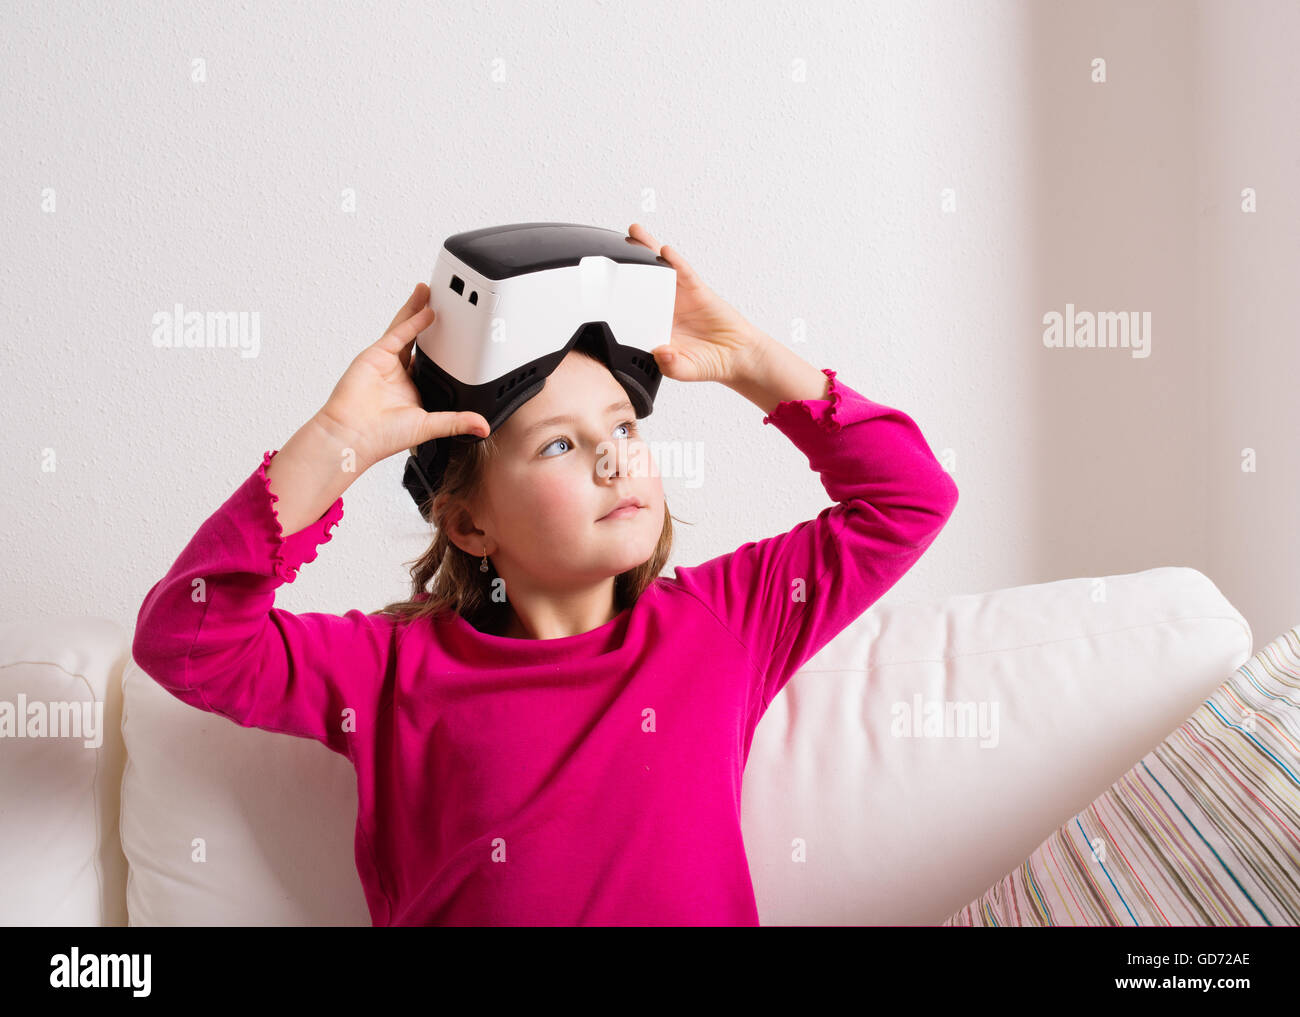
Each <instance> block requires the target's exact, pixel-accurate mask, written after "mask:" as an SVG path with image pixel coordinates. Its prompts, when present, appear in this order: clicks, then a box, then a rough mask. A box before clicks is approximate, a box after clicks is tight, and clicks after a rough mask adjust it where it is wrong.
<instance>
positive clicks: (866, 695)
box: [742, 568, 1251, 925]
mask: <svg viewBox="0 0 1300 1017" xmlns="http://www.w3.org/2000/svg"><path fill="white" fill-rule="evenodd" d="M1250 654H1251V632H1250V627H1249V626H1248V625H1247V624H1246V620H1245V619H1244V618H1243V617H1242V616H1241V615H1240V613H1239V612H1237V611H1236V610H1235V609H1234V608H1233V607H1232V605H1231V604H1229V603H1228V602H1227V600H1226V599H1224V597H1223V595H1222V594H1221V593H1220V592H1219V590H1218V589H1217V588H1216V587H1215V586H1214V584H1213V583H1212V582H1210V580H1209V579H1207V578H1206V577H1205V576H1203V575H1202V574H1201V573H1199V572H1197V571H1195V570H1194V569H1190V568H1158V569H1151V570H1149V571H1146V572H1139V573H1136V574H1133V575H1120V576H1110V577H1106V578H1104V579H1101V578H1098V579H1087V578H1085V579H1070V580H1063V581H1060V582H1052V583H1044V584H1038V585H1033V586H1020V587H1014V588H1011V589H1005V590H998V591H996V592H992V593H986V594H979V595H971V596H959V597H952V598H948V599H945V600H941V601H932V602H918V603H904V604H898V605H888V606H886V605H877V606H875V607H873V608H872V609H870V610H868V611H867V612H866V613H865V614H864V615H863V616H862V617H860V618H859V619H858V620H857V621H855V622H854V623H853V624H852V625H850V626H849V627H848V628H847V629H845V630H844V631H843V632H841V633H840V634H839V635H838V636H837V637H836V638H835V639H834V640H832V641H831V642H830V643H829V644H828V645H827V646H826V647H824V648H823V649H822V651H821V652H819V653H818V654H817V655H816V656H815V657H814V658H812V659H811V660H809V661H808V662H807V664H806V665H805V666H804V668H802V669H801V670H800V672H799V673H798V674H796V675H795V676H794V677H793V678H792V679H791V681H790V683H789V684H788V685H787V686H786V688H785V689H784V690H783V691H782V692H781V693H780V695H778V696H777V697H776V698H775V699H774V700H773V702H772V705H771V707H770V708H769V709H768V712H767V714H766V715H765V716H764V717H763V719H762V721H761V722H760V724H759V727H758V729H757V731H756V732H755V735H754V742H753V745H752V747H751V752H750V757H749V763H748V766H747V768H746V772H745V781H744V785H743V793H742V826H743V829H744V833H745V843H746V849H747V853H748V856H749V861H750V871H751V874H752V876H753V880H754V889H755V894H756V897H757V902H758V909H759V917H760V920H761V921H762V923H763V924H776V925H805V924H822V925H836V924H884V925H912V924H935V925H937V924H940V923H942V922H943V921H944V920H945V919H946V918H947V917H948V916H949V915H951V914H953V912H955V911H957V910H958V909H959V908H961V907H963V906H964V905H966V904H967V903H969V902H970V901H971V900H973V899H974V898H976V897H977V896H979V895H980V894H981V893H982V892H983V891H984V890H986V889H987V888H988V887H989V886H990V885H992V884H993V883H994V882H996V881H997V880H998V879H1000V878H1001V877H1002V876H1004V875H1005V874H1006V873H1007V872H1009V871H1010V870H1011V869H1012V867H1014V866H1016V865H1018V864H1019V863H1021V862H1022V861H1024V860H1025V859H1026V858H1027V857H1029V855H1030V854H1031V853H1032V852H1033V850H1034V849H1035V848H1036V847H1038V845H1039V844H1041V843H1042V842H1043V840H1044V838H1046V837H1047V836H1048V835H1049V834H1051V833H1052V832H1053V831H1054V830H1056V829H1057V828H1058V827H1059V826H1060V825H1061V824H1062V823H1063V822H1065V821H1066V820H1067V819H1069V818H1070V817H1071V816H1073V815H1075V814H1076V813H1077V812H1079V811H1080V810H1081V809H1082V808H1083V807H1084V806H1086V805H1087V804H1088V803H1089V802H1091V801H1092V800H1093V799H1094V798H1096V797H1097V796H1098V795H1100V794H1101V793H1102V792H1103V791H1105V790H1106V789H1107V788H1108V787H1109V786H1110V785H1111V784H1112V783H1113V782H1114V781H1115V780H1116V779H1118V778H1119V777H1120V776H1121V775H1122V774H1124V773H1125V772H1126V771H1127V770H1128V769H1129V768H1130V767H1131V766H1133V765H1134V764H1135V763H1136V762H1137V761H1138V760H1139V759H1141V758H1142V757H1143V756H1144V755H1146V753H1147V752H1149V751H1150V750H1151V749H1152V747H1153V746H1155V745H1157V744H1159V743H1160V742H1161V741H1163V740H1164V738H1165V737H1166V736H1167V735H1168V734H1169V733H1170V732H1171V731H1173V730H1175V729H1176V728H1177V727H1178V726H1179V725H1180V724H1181V723H1182V722H1183V721H1184V720H1185V719H1186V718H1187V717H1188V716H1190V715H1191V714H1192V713H1193V712H1194V711H1195V710H1196V709H1197V707H1198V706H1199V705H1200V704H1201V702H1202V701H1203V700H1204V699H1205V698H1206V696H1208V695H1209V694H1210V693H1211V692H1213V691H1214V690H1215V689H1216V688H1217V687H1218V686H1219V685H1220V684H1221V683H1222V682H1223V680H1224V677H1225V675H1227V674H1229V673H1230V672H1231V671H1232V670H1233V669H1234V668H1236V667H1238V666H1239V665H1241V664H1242V663H1243V662H1244V661H1245V660H1247V659H1248V658H1249V657H1250ZM917 695H920V696H921V697H922V702H921V706H922V708H923V710H924V709H925V708H927V707H928V704H929V703H931V702H937V703H972V704H975V705H976V706H977V707H978V706H979V705H980V704H983V706H984V707H985V709H986V713H985V717H986V718H987V719H989V720H992V719H993V718H994V717H995V716H996V732H997V739H996V745H995V746H994V747H989V748H981V747H980V739H979V738H978V737H926V736H921V737H915V736H904V735H901V734H898V733H896V732H895V730H894V726H895V723H896V719H895V718H896V713H895V709H894V708H895V704H905V707H906V708H910V707H911V706H912V705H913V703H914V699H913V697H914V696H917ZM993 708H996V715H995V714H994V713H993V712H992V709H993ZM909 729H910V726H909ZM922 730H924V728H922Z"/></svg>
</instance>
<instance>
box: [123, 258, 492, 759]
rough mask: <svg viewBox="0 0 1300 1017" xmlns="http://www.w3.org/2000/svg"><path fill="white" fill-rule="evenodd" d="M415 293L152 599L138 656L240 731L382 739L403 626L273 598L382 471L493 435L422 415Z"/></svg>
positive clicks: (422, 312)
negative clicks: (414, 374) (348, 499)
mask: <svg viewBox="0 0 1300 1017" xmlns="http://www.w3.org/2000/svg"><path fill="white" fill-rule="evenodd" d="M428 299H429V290H428V287H427V286H424V285H423V284H421V285H419V286H417V287H416V288H415V291H414V292H413V293H412V294H411V297H410V299H409V300H408V301H407V304H406V306H405V307H403V308H402V309H401V310H400V311H398V313H397V316H396V317H395V318H394V319H393V322H392V324H391V325H390V326H389V330H388V331H387V332H386V333H385V334H384V336H383V337H382V338H381V339H380V340H379V341H378V342H376V343H375V344H374V345H372V346H370V347H368V348H367V349H365V350H364V351H362V353H361V354H359V355H358V356H357V357H356V359H355V360H353V362H352V364H351V365H350V366H349V367H348V369H347V371H346V373H345V374H344V375H343V377H342V378H341V379H340V380H339V383H338V384H337V385H336V386H335V388H334V391H333V393H332V394H331V396H330V398H329V400H328V401H327V402H326V404H325V405H324V406H323V407H322V408H321V409H320V410H319V411H318V412H317V413H316V414H315V415H314V416H313V417H312V418H311V420H309V421H308V422H307V423H306V424H304V425H303V426H302V427H301V428H299V430H298V431H297V432H296V433H295V434H294V435H293V437H292V438H290V439H289V441H288V442H287V443H286V444H285V446H284V448H283V449H282V450H280V451H278V452H267V453H266V454H265V455H264V457H263V459H262V463H261V465H260V466H258V468H257V469H256V470H255V471H253V473H252V474H251V475H250V476H249V477H248V479H247V480H245V481H244V483H243V484H241V485H240V487H239V488H238V489H237V490H236V491H235V493H234V494H233V495H231V497H230V498H229V499H227V500H226V502H225V503H224V504H223V505H222V506H221V508H219V509H218V510H217V511H216V512H215V513H214V514H213V515H212V516H211V517H209V518H208V519H207V521H206V522H204V523H203V525H202V526H201V527H200V528H199V530H198V532H197V533H196V534H195V535H194V537H193V538H192V539H191V540H190V542H189V544H188V545H187V546H186V547H185V549H184V551H182V552H181V555H180V557H179V558H177V560H176V562H175V563H174V564H173V565H172V567H171V569H170V570H169V571H168V572H167V574H166V575H165V576H164V577H163V578H162V579H161V580H160V581H159V582H158V583H156V584H155V585H154V586H153V587H152V588H151V589H150V591H149V593H148V595H147V596H146V597H145V599H144V603H143V604H142V605H141V608H140V612H139V617H138V618H137V622H136V629H135V638H134V641H133V644H132V655H133V656H134V657H135V660H136V662H137V663H138V664H139V665H140V666H141V668H143V669H144V671H145V672H146V673H148V674H149V675H151V676H152V677H153V678H154V679H155V680H156V681H157V682H158V683H159V684H160V685H162V686H163V687H164V688H166V689H168V690H169V691H170V692H172V694H173V695H175V696H176V697H177V698H179V699H181V700H183V701H185V702H187V703H190V704H191V705H193V706H196V707H199V708H200V709H204V710H209V711H211V712H213V713H218V714H221V715H222V716H225V717H228V718H230V719H231V720H233V721H235V722H236V723H238V724H241V725H243V726H244V727H260V728H265V729H267V730H272V731H281V732H284V733H287V734H293V735H299V736H302V737H309V738H315V739H317V740H318V741H321V742H323V743H324V744H325V745H327V746H329V748H331V749H333V750H334V751H336V752H339V753H341V754H343V755H350V754H351V752H352V748H353V746H352V741H353V736H354V735H355V734H356V733H358V732H367V731H371V730H373V724H374V721H375V720H376V718H377V716H378V713H379V711H380V710H381V708H382V703H383V699H384V696H385V692H386V691H388V690H386V688H385V681H386V678H387V676H388V675H389V674H390V673H391V669H390V666H389V665H390V663H391V660H392V656H393V654H394V653H395V643H396V638H397V636H396V631H395V621H394V620H393V619H392V618H391V617H389V616H383V615H368V614H364V613H362V612H361V611H357V610H354V611H349V612H347V613H346V614H343V615H331V614H320V613H309V614H290V613H289V612H287V611H283V610H280V609H278V608H276V607H275V606H274V603H275V590H276V589H277V588H278V587H279V586H280V585H281V584H283V583H286V582H292V581H293V579H294V578H295V577H296V575H297V573H298V570H299V569H300V568H301V567H302V565H303V564H304V563H306V562H309V561H314V560H315V559H316V555H317V553H318V549H319V546H320V545H321V544H322V543H325V542H327V541H328V540H329V539H330V535H331V534H330V531H331V529H332V528H333V527H334V526H335V525H336V524H337V523H338V521H339V520H340V519H341V518H342V517H343V498H342V495H343V492H344V491H345V490H346V489H347V488H348V486H349V485H351V483H352V482H353V481H354V480H356V478H357V477H358V476H360V475H361V474H362V473H363V472H365V470H367V469H369V468H370V466H372V465H374V464H375V463H376V462H379V461H381V460H382V459H385V458H387V457H388V456H390V455H395V454H396V453H398V452H402V451H405V450H407V449H408V448H411V447H413V446H416V445H419V444H422V443H423V442H425V441H428V440H430V439H432V438H436V437H445V436H449V435H452V434H464V433H469V432H471V431H472V432H476V433H480V434H486V433H487V421H486V420H484V419H483V418H482V417H481V416H480V415H479V414H477V413H426V412H425V411H424V409H423V407H422V405H421V403H420V398H419V393H418V391H417V390H416V387H415V384H414V383H413V382H412V381H411V379H410V376H409V374H408V370H409V364H410V351H411V347H412V346H413V345H414V342H415V336H416V335H417V334H418V333H419V331H420V330H421V329H422V328H424V327H425V326H427V325H428V324H429V322H430V321H431V320H432V317H433V312H432V310H430V309H429V307H428Z"/></svg>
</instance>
